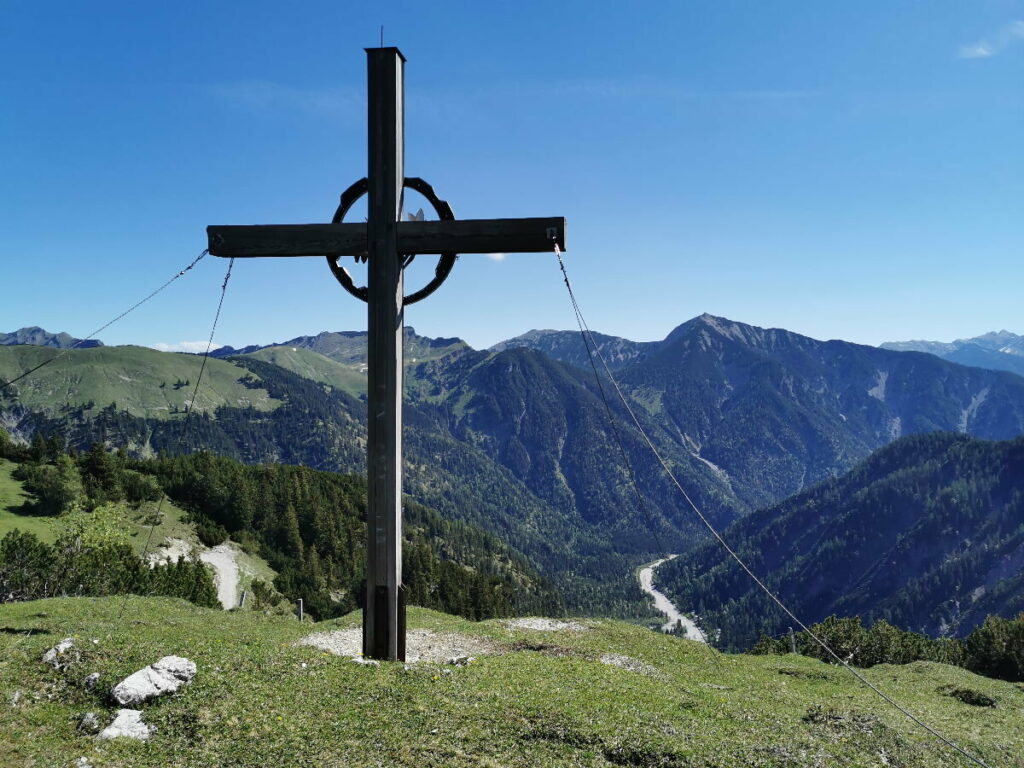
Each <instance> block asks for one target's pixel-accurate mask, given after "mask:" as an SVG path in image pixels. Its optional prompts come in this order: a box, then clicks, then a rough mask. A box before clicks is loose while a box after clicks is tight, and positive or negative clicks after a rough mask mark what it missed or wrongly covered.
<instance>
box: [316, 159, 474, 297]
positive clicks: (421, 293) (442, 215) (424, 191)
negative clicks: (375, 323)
mask: <svg viewBox="0 0 1024 768" xmlns="http://www.w3.org/2000/svg"><path fill="white" fill-rule="evenodd" d="M402 186H403V187H406V188H408V189H412V190H414V191H416V192H419V193H420V194H421V195H423V196H424V197H425V198H427V200H428V201H429V202H430V204H431V205H432V206H433V207H434V212H435V213H436V214H437V217H438V218H439V219H440V220H441V221H454V220H455V214H454V213H453V212H452V207H451V206H450V205H448V202H447V201H446V200H442V199H441V198H439V197H438V196H437V193H436V192H434V188H433V187H432V186H430V185H429V184H428V183H427V182H425V181H424V180H423V179H419V178H406V179H405V182H404V183H403V184H402ZM368 189H369V182H368V181H367V180H366V178H365V177H364V178H362V179H360V180H359V181H357V182H356V183H355V184H353V185H352V186H351V187H349V188H348V189H346V190H345V191H344V192H343V193H342V195H341V202H340V204H339V205H338V210H337V211H335V212H334V218H333V219H331V223H332V224H340V223H341V222H342V221H344V219H345V214H346V213H348V211H349V209H350V208H351V207H352V206H353V205H354V204H355V202H356V200H358V199H359V198H360V197H362V196H363V195H365V194H366V192H367V190H368ZM402 256H403V257H404V258H403V261H404V263H403V264H402V267H403V268H404V267H406V266H408V265H409V262H410V261H412V259H413V257H414V256H415V254H402ZM458 257H459V255H458V254H457V253H455V252H454V251H452V252H446V253H442V254H441V258H440V259H438V262H437V267H436V268H435V269H434V278H433V279H432V280H431V281H430V282H429V283H427V284H426V285H425V286H423V287H422V288H420V289H419V290H418V291H416V292H415V293H411V294H409V295H408V296H404V297H403V298H402V306H403V307H407V306H409V305H410V304H415V303H416V302H417V301H422V300H423V299H425V298H427V296H429V295H430V294H432V293H433V292H434V291H436V290H437V289H438V288H440V287H441V284H442V283H443V282H444V281H445V280H447V279H448V275H449V273H450V272H451V271H452V267H454V266H455V260H456V259H457V258H458ZM340 258H341V257H340V256H328V257H327V266H329V267H330V268H331V272H332V273H333V274H334V277H335V279H337V281H338V282H339V283H341V287H342V288H344V289H345V290H346V291H348V292H349V293H351V294H352V295H353V296H355V297H356V298H357V299H361V300H363V301H367V300H368V291H367V289H366V286H365V285H364V286H362V287H359V286H356V284H355V283H354V282H353V281H352V275H351V274H350V273H349V271H348V270H347V269H346V268H345V267H343V266H341V264H339V263H338V259H340ZM366 259H367V254H365V253H364V254H361V255H359V256H356V261H366Z"/></svg>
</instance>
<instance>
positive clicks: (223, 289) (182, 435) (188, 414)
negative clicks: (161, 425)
mask: <svg viewBox="0 0 1024 768" xmlns="http://www.w3.org/2000/svg"><path fill="white" fill-rule="evenodd" d="M234 266H235V260H234V259H231V260H230V261H228V271H227V273H226V274H225V275H224V282H223V283H222V284H221V286H220V299H219V300H218V301H217V311H216V312H215V313H214V316H213V325H212V326H211V328H210V337H209V338H208V339H207V341H206V351H205V352H203V362H202V363H201V364H200V366H199V375H198V376H197V377H196V385H195V387H194V388H193V390H192V398H191V399H190V400H189V401H188V406H187V408H186V410H185V423H184V424H183V425H182V427H181V431H180V432H179V433H178V444H177V446H176V448H177V449H178V450H179V451H180V449H181V447H182V445H183V444H184V442H185V439H186V437H187V436H188V427H189V424H190V423H191V421H192V411H193V410H195V405H196V400H197V399H198V396H199V385H200V384H201V383H202V381H203V372H204V371H205V370H206V362H207V361H208V360H209V359H210V349H211V347H213V337H214V334H216V333H217V323H218V322H219V321H220V312H221V310H222V309H223V308H224V296H225V295H226V294H227V291H228V281H230V280H231V270H232V268H233V267H234ZM166 498H167V494H166V493H161V495H160V500H159V501H158V502H157V507H156V511H155V512H154V513H153V517H152V520H153V522H152V524H151V525H150V527H149V535H148V536H147V537H146V543H145V545H144V546H143V548H142V555H141V557H142V562H143V565H144V566H145V565H146V564H147V563H146V556H147V554H148V553H149V546H150V544H151V543H152V541H153V531H155V530H156V526H157V525H159V523H160V520H161V515H162V514H163V506H164V499H166ZM128 595H129V593H128V592H125V593H124V595H123V596H122V598H121V607H120V609H119V611H118V614H117V619H118V621H120V620H121V617H122V616H123V615H124V609H125V606H126V605H127V603H128Z"/></svg>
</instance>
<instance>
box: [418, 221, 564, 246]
mask: <svg viewBox="0 0 1024 768" xmlns="http://www.w3.org/2000/svg"><path fill="white" fill-rule="evenodd" d="M555 243H558V247H559V248H561V249H562V250H563V251H564V250H565V219H563V218H557V217H553V218H536V219H456V220H454V221H403V222H402V223H401V224H399V225H398V250H399V252H400V253H446V252H452V251H454V252H455V253H538V252H542V251H551V250H553V249H554V246H555Z"/></svg>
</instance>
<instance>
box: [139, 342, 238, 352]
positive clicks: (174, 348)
mask: <svg viewBox="0 0 1024 768" xmlns="http://www.w3.org/2000/svg"><path fill="white" fill-rule="evenodd" d="M208 343H209V342H206V341H176V342H174V343H173V344H167V343H165V342H163V341H158V342H157V343H156V344H150V345H149V346H151V347H152V348H153V349H158V350H160V351H161V352H199V353H203V352H205V351H206V345H207V344H208ZM219 346H221V345H220V344H218V343H217V342H216V341H215V342H213V344H211V345H210V350H211V351H212V350H214V349H217V347H219Z"/></svg>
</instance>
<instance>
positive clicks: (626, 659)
mask: <svg viewBox="0 0 1024 768" xmlns="http://www.w3.org/2000/svg"><path fill="white" fill-rule="evenodd" d="M600 661H601V663H602V664H607V665H609V666H612V667H622V668H623V669H628V670H629V671H630V672H639V673H640V674H642V675H656V674H658V670H657V669H655V668H654V667H652V666H651V665H650V664H645V663H644V662H642V661H639V660H637V659H634V658H633V657H632V656H623V655H622V654H621V653H606V654H604V655H603V656H602V657H601V659H600Z"/></svg>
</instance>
